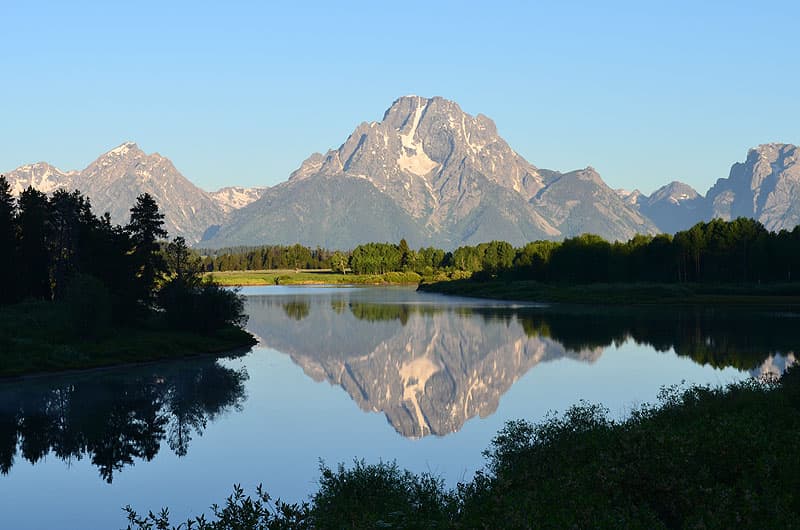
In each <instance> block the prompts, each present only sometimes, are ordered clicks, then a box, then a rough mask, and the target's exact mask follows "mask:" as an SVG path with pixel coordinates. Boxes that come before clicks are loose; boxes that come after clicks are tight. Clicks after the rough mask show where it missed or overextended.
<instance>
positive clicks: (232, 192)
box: [209, 186, 267, 213]
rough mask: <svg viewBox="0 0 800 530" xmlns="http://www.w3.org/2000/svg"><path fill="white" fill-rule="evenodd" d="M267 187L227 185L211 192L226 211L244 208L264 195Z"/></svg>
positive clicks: (213, 197) (212, 196)
mask: <svg viewBox="0 0 800 530" xmlns="http://www.w3.org/2000/svg"><path fill="white" fill-rule="evenodd" d="M266 189H267V188H266V187H256V188H245V187H242V186H227V187H225V188H220V189H218V190H217V191H212V192H211V193H209V195H210V196H211V198H212V199H214V201H216V203H217V204H218V205H219V206H220V208H222V210H223V211H224V212H225V213H229V212H232V211H233V210H238V209H239V208H244V207H245V206H247V205H248V204H250V203H252V202H255V201H257V200H258V199H260V198H261V196H262V195H264V191H265V190H266Z"/></svg>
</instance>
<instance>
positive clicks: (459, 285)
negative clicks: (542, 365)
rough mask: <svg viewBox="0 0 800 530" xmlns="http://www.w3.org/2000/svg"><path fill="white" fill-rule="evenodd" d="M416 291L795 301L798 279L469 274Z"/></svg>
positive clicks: (572, 299) (581, 298)
mask: <svg viewBox="0 0 800 530" xmlns="http://www.w3.org/2000/svg"><path fill="white" fill-rule="evenodd" d="M419 290H420V291H425V292H432V293H441V294H450V295H458V296H471V297H476V298H492V299H497V300H518V301H527V302H552V303H568V304H592V305H663V304H666V305H714V304H720V305H752V306H780V307H795V306H800V283H793V284H767V285H736V284H718V285H707V284H666V283H665V284H657V283H631V284H628V283H596V284H581V285H575V284H570V285H558V284H544V283H540V282H534V281H526V280H505V279H493V280H487V281H478V280H472V279H465V280H451V281H446V282H431V283H427V282H423V283H420V285H419Z"/></svg>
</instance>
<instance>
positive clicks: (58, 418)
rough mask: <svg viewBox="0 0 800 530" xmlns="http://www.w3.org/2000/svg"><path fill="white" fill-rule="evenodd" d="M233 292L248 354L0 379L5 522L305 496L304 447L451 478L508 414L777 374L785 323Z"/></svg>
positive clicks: (179, 511) (187, 510)
mask: <svg viewBox="0 0 800 530" xmlns="http://www.w3.org/2000/svg"><path fill="white" fill-rule="evenodd" d="M244 293H245V294H247V296H248V300H247V311H248V314H249V315H250V321H249V324H248V327H249V329H250V330H251V331H252V332H253V333H254V334H256V335H257V336H258V337H259V339H260V340H261V343H260V345H259V346H258V347H256V348H254V349H253V350H252V351H251V352H249V353H248V354H246V355H244V356H239V357H236V358H228V359H220V360H216V359H214V358H210V357H203V358H198V359H193V360H189V361H180V362H168V363H158V364H150V365H145V366H139V367H125V368H120V369H112V370H100V371H91V372H86V373H83V374H72V375H69V376H52V377H38V378H31V379H23V380H17V381H9V382H5V383H0V472H2V476H0V527H2V528H56V527H59V528H92V527H96V528H117V527H124V522H125V521H124V517H123V512H122V507H123V506H124V505H125V504H128V503H130V504H132V505H133V506H134V507H135V508H137V509H138V510H139V511H143V510H147V509H154V510H155V509H157V508H159V507H161V506H165V505H168V506H170V508H171V512H172V513H173V514H174V515H175V516H178V517H179V518H183V517H186V516H187V515H189V514H195V513H199V512H202V511H207V508H208V506H209V505H210V504H212V503H214V502H219V501H221V500H222V499H224V497H225V496H227V495H228V494H229V493H230V491H231V485H232V484H234V483H241V484H242V485H243V486H244V487H245V488H246V489H248V490H250V491H252V489H254V487H255V486H256V485H257V484H259V483H263V484H264V486H265V488H266V489H267V491H269V492H270V493H271V494H272V495H274V496H280V497H282V498H284V499H286V500H291V501H296V500H303V499H305V498H306V497H307V496H308V495H309V494H310V493H311V492H313V491H315V489H316V484H315V480H316V478H317V476H318V473H317V468H318V461H319V459H322V460H324V461H325V462H327V463H328V464H330V465H335V464H336V463H338V462H351V461H352V459H353V458H364V459H366V460H367V461H368V462H377V461H378V460H397V462H398V463H399V464H400V465H401V466H403V467H407V468H409V469H411V470H413V471H432V472H434V473H437V474H440V475H441V476H443V477H444V478H445V480H446V481H447V482H448V483H449V484H450V485H454V484H455V483H456V482H458V481H459V480H468V479H469V478H470V477H471V476H472V474H473V473H474V472H475V470H477V469H479V468H480V467H481V466H482V464H483V459H482V457H481V451H482V450H483V449H485V448H486V447H487V446H488V445H489V442H490V440H491V438H492V437H493V435H494V434H495V433H496V432H497V430H498V429H500V428H501V427H502V426H503V424H504V422H505V421H507V420H510V419H517V418H527V419H532V420H537V419H541V418H543V417H544V416H545V415H546V414H547V413H548V412H549V411H554V410H556V411H563V410H564V409H565V408H566V407H568V406H570V405H571V404H574V403H576V402H578V401H579V400H587V401H591V402H600V403H603V404H604V405H606V406H607V407H608V408H609V409H610V410H611V413H612V414H613V415H614V416H617V417H624V416H625V415H626V414H627V413H628V412H629V411H630V410H631V409H632V408H633V407H636V406H638V405H640V404H642V403H644V402H653V401H655V399H656V396H657V394H658V391H659V389H660V388H661V387H662V386H664V385H673V384H679V383H681V382H682V381H684V382H686V384H688V383H701V384H712V385H721V384H725V383H729V382H732V381H736V380H740V379H742V378H745V377H750V376H751V375H760V374H762V373H767V372H775V373H779V372H780V370H781V369H782V368H783V366H784V365H785V364H787V363H791V362H793V360H794V354H793V353H792V347H793V340H794V337H795V333H794V330H795V329H796V328H797V323H798V317H797V315H795V314H792V313H776V312H760V311H752V310H748V311H720V310H716V311H713V310H675V309H672V310H669V311H660V310H647V311H645V310H637V311H630V310H623V309H619V308H569V307H560V308H548V307H546V306H542V305H537V304H519V303H516V304H510V303H504V302H496V301H482V300H474V299H463V298H457V297H444V296H441V295H435V294H429V293H416V292H414V291H413V290H410V289H406V288H355V287H353V288H348V287H345V288H320V287H253V288H248V289H245V291H244ZM44 507H46V509H45V508H44Z"/></svg>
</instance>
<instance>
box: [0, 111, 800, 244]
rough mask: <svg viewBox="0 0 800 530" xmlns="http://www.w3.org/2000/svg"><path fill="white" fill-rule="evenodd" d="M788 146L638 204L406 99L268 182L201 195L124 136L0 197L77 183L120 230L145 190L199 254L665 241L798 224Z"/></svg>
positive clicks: (42, 166)
mask: <svg viewBox="0 0 800 530" xmlns="http://www.w3.org/2000/svg"><path fill="white" fill-rule="evenodd" d="M797 162H798V150H797V147H796V146H794V145H790V144H778V143H773V144H764V145H760V146H758V147H757V148H754V149H751V150H750V151H749V153H748V155H747V159H746V160H745V161H744V162H741V163H736V164H734V165H733V167H732V169H731V171H730V175H729V176H728V177H727V178H721V179H719V180H718V181H717V183H716V184H715V185H714V186H713V187H712V188H711V189H710V190H709V191H708V193H707V195H706V196H705V197H704V196H702V195H700V194H699V193H698V192H697V191H696V190H694V189H693V188H692V187H691V186H689V185H687V184H683V183H681V182H671V183H670V184H667V185H666V186H663V187H662V188H659V189H658V190H656V191H655V192H654V193H652V194H651V195H649V196H646V195H643V194H642V193H641V192H640V191H639V190H634V191H632V192H628V191H624V190H613V189H611V188H610V187H608V185H606V183H605V182H604V181H603V179H602V178H601V176H600V175H599V174H598V172H597V171H595V170H594V169H593V168H591V167H587V168H585V169H582V170H576V171H571V172H567V173H560V172H557V171H552V170H547V169H541V168H537V167H536V166H534V165H533V164H531V163H529V162H528V161H526V160H525V159H524V158H522V157H521V156H519V155H518V154H517V153H516V152H515V151H514V150H513V149H512V148H511V147H510V146H509V145H508V144H507V143H506V142H505V141H504V140H503V139H502V138H501V137H500V136H499V134H498V132H497V128H496V127H495V124H494V123H493V122H492V121H491V120H490V119H489V118H487V117H486V116H483V115H481V114H478V115H477V116H471V115H469V114H466V113H465V112H463V111H462V110H461V109H460V107H459V106H458V105H457V104H456V103H454V102H452V101H448V100H446V99H443V98H438V97H436V98H430V99H428V98H422V97H419V96H406V97H402V98H400V99H398V100H396V101H395V102H394V103H393V104H392V105H391V107H390V108H389V109H388V110H387V111H386V113H385V114H384V117H383V119H382V120H381V121H380V122H371V123H362V124H360V125H359V126H358V127H356V129H355V131H353V133H352V134H351V135H350V136H349V137H348V138H347V140H346V141H345V142H344V143H343V144H342V145H341V146H340V147H339V148H338V149H335V150H330V151H328V152H327V153H326V154H324V155H323V154H320V153H315V154H313V155H311V156H310V157H309V158H308V159H306V160H305V161H304V162H303V163H302V164H301V165H300V167H299V168H298V169H297V170H296V171H294V172H293V173H292V174H291V175H290V176H289V178H288V180H287V181H285V182H283V183H281V184H278V185H276V186H273V187H270V188H243V187H227V188H222V189H220V190H218V191H215V192H213V193H207V192H205V191H203V190H201V189H200V188H198V187H196V186H195V185H194V184H192V183H191V182H190V181H189V180H188V179H186V178H185V177H184V176H183V175H182V174H181V173H180V172H179V171H178V170H177V169H176V168H175V166H174V165H173V164H172V162H170V160H169V159H167V158H165V157H163V156H161V155H159V154H157V153H154V154H149V155H148V154H146V153H144V152H143V151H142V150H141V149H139V147H138V146H137V145H136V144H134V143H131V142H128V143H125V144H122V145H120V146H119V147H116V148H114V149H112V150H110V151H109V152H107V153H105V154H103V155H101V156H100V157H99V158H98V159H97V160H96V161H94V162H92V163H91V164H90V165H89V166H88V167H86V168H85V169H83V170H82V171H67V172H65V171H61V170H59V169H58V168H55V167H53V166H51V165H49V164H47V163H45V162H39V163H36V164H28V165H25V166H22V167H19V168H17V169H15V170H13V171H10V172H7V173H5V175H6V176H7V177H8V179H9V182H10V183H11V187H12V191H13V192H14V193H15V194H18V193H20V192H21V191H22V190H23V189H24V188H26V187H27V186H34V187H35V188H37V189H39V190H41V191H44V192H46V193H50V192H52V191H54V190H55V189H57V188H60V187H63V188H67V189H75V188H77V189H80V190H81V191H83V192H84V193H86V194H87V195H88V196H89V197H90V198H91V199H92V202H93V204H94V207H95V210H96V211H97V212H98V213H102V212H105V211H108V212H110V213H111V216H112V218H113V220H114V221H115V222H118V223H125V222H127V220H128V210H129V209H130V207H131V205H132V204H133V201H134V200H135V197H136V196H137V195H139V194H140V193H143V192H148V193H150V194H151V195H153V196H154V197H155V198H156V200H157V201H158V203H159V206H160V207H161V210H162V211H163V212H164V213H165V215H166V227H167V229H168V230H169V232H170V234H171V235H172V236H176V235H182V236H184V237H186V238H187V240H188V241H190V242H192V243H199V245H200V246H203V247H207V248H215V247H225V246H234V245H259V244H294V243H301V244H304V245H308V246H317V245H319V246H322V247H326V248H338V249H347V248H352V247H354V246H356V245H358V244H360V243H364V242H370V241H394V242H396V241H399V240H400V239H401V238H405V239H406V240H407V241H408V243H409V244H410V245H411V246H413V247H419V246H423V245H434V246H437V247H442V248H446V249H454V248H456V247H458V246H460V245H465V244H476V243H480V242H484V241H490V240H492V239H500V240H505V241H508V242H510V243H512V244H514V245H522V244H524V243H526V242H529V241H532V240H536V239H562V238H564V237H570V236H574V235H578V234H581V233H584V232H591V233H595V234H599V235H601V236H603V237H605V238H606V239H609V240H627V239H629V238H630V237H632V236H633V235H634V234H637V233H656V232H667V233H674V232H676V231H678V230H684V229H686V228H689V227H690V226H692V225H693V224H695V223H696V222H698V221H702V220H710V219H711V218H713V217H720V218H723V219H733V218H735V217H739V216H746V217H752V218H755V219H757V220H759V221H761V222H762V223H763V224H764V225H765V226H766V227H767V228H769V229H771V230H780V229H783V228H786V229H792V228H794V227H795V226H796V225H797V224H798V223H800V165H798V163H797Z"/></svg>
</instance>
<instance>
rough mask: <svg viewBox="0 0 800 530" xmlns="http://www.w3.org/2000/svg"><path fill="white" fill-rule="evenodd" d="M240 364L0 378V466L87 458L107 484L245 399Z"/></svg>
mask: <svg viewBox="0 0 800 530" xmlns="http://www.w3.org/2000/svg"><path fill="white" fill-rule="evenodd" d="M246 380H247V372H246V371H245V370H244V369H240V370H232V369H229V368H225V367H223V366H221V365H220V364H218V363H217V362H216V360H215V359H212V358H208V359H199V360H192V361H185V362H179V363H169V364H163V365H161V364H160V365H151V366H148V367H140V368H134V369H126V370H110V371H100V372H91V373H86V374H83V375H77V376H68V377H53V378H43V379H42V380H40V381H36V380H23V381H19V382H9V383H5V384H2V385H0V472H2V473H3V474H7V473H8V472H9V471H10V470H11V467H12V466H13V465H14V461H15V459H16V458H17V457H22V458H23V459H25V460H27V461H29V462H31V463H36V462H38V461H40V460H42V459H43V458H44V457H45V456H47V455H48V454H49V453H51V452H52V453H53V454H54V455H55V456H57V457H58V458H59V459H61V460H64V461H65V462H67V463H69V462H71V461H72V460H73V459H75V460H80V459H82V458H84V457H88V458H91V462H92V464H93V465H95V466H97V468H98V469H99V471H100V476H102V477H103V479H104V480H105V481H107V482H109V483H111V482H112V481H113V479H114V474H115V473H118V472H120V471H121V470H122V469H123V468H124V467H125V466H130V465H133V464H134V460H135V459H142V460H148V461H149V460H152V459H153V457H155V456H156V454H158V451H159V449H160V447H161V442H162V441H163V440H166V441H167V444H168V445H169V447H170V449H171V450H172V451H174V452H175V454H177V455H178V456H184V455H186V453H187V451H188V449H189V444H190V442H191V440H192V436H193V435H202V433H203V431H204V429H205V427H206V425H207V423H208V421H209V420H212V421H213V420H214V418H215V417H217V416H218V415H219V414H221V413H223V412H224V411H226V410H229V409H238V408H240V407H241V404H242V403H243V402H244V399H245V389H244V382H245V381H246Z"/></svg>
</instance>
